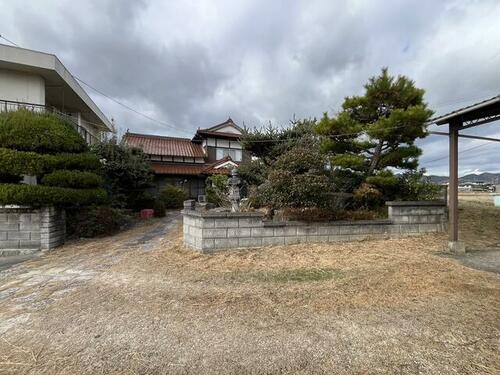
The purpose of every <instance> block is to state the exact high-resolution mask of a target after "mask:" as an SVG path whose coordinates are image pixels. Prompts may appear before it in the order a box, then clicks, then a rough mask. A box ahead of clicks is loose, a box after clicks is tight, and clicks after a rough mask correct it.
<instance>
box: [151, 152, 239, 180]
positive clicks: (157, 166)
mask: <svg viewBox="0 0 500 375" xmlns="http://www.w3.org/2000/svg"><path fill="white" fill-rule="evenodd" d="M228 161H232V159H231V157H230V156H226V157H224V158H223V159H221V160H218V161H216V162H215V163H212V164H199V165H197V164H183V163H168V164H164V163H151V168H153V171H154V172H155V173H156V174H178V175H202V174H205V175H212V174H229V172H230V170H229V169H228V168H225V167H219V168H217V166H218V165H221V164H224V163H227V162H228Z"/></svg>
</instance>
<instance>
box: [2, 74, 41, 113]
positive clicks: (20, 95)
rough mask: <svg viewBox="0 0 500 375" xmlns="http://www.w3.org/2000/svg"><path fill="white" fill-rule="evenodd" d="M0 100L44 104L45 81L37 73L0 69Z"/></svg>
mask: <svg viewBox="0 0 500 375" xmlns="http://www.w3.org/2000/svg"><path fill="white" fill-rule="evenodd" d="M0 100H11V101H15V102H24V103H32V104H41V105H45V81H44V79H43V78H42V77H40V76H38V75H34V74H29V73H23V72H15V71H12V70H7V69H0Z"/></svg>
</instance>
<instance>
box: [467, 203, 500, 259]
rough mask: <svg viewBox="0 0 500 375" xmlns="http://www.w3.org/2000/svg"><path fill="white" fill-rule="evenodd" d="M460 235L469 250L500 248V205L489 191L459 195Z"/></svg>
mask: <svg viewBox="0 0 500 375" xmlns="http://www.w3.org/2000/svg"><path fill="white" fill-rule="evenodd" d="M459 203H460V204H459V210H460V212H459V215H460V218H459V219H460V220H459V223H460V237H461V238H462V239H463V240H464V241H465V243H466V245H467V247H468V249H469V250H473V249H484V248H489V247H496V248H500V207H495V206H494V205H493V197H492V195H491V194H489V193H461V194H460V196H459Z"/></svg>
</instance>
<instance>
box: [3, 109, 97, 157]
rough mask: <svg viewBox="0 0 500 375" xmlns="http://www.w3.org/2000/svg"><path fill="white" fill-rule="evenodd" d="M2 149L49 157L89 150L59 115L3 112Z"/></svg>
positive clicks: (22, 111)
mask: <svg viewBox="0 0 500 375" xmlns="http://www.w3.org/2000/svg"><path fill="white" fill-rule="evenodd" d="M0 147H5V148H12V149H16V150H20V151H34V152H38V153H49V154H55V153H61V152H69V153H80V152H85V151H87V150H88V146H87V144H86V143H85V140H84V139H83V138H82V137H81V136H80V135H79V134H78V132H77V131H76V130H75V128H74V127H73V125H72V124H70V123H69V122H67V121H64V120H63V119H61V118H60V117H59V116H57V115H55V114H51V113H36V112H31V111H28V110H19V111H15V112H1V113H0Z"/></svg>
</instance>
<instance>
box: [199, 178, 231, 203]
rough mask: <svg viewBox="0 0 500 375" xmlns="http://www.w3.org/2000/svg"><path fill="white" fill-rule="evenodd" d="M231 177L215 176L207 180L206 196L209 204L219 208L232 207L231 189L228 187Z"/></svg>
mask: <svg viewBox="0 0 500 375" xmlns="http://www.w3.org/2000/svg"><path fill="white" fill-rule="evenodd" d="M228 179H229V177H228V176H226V175H214V176H210V177H208V178H207V181H206V189H205V191H206V195H207V202H209V203H213V204H215V205H216V206H218V207H230V206H231V202H230V201H229V187H228V185H227V182H228Z"/></svg>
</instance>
